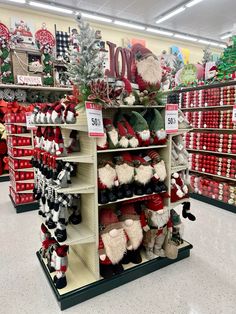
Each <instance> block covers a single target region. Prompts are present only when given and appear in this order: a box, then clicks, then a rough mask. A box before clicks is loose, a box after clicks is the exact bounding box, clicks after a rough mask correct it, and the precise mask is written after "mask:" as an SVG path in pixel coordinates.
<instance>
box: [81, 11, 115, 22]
mask: <svg viewBox="0 0 236 314" xmlns="http://www.w3.org/2000/svg"><path fill="white" fill-rule="evenodd" d="M81 14H82V16H83V17H85V18H87V19H91V20H96V21H101V22H106V23H111V22H112V19H109V18H107V17H103V16H100V15H93V14H89V13H83V12H82V13H81Z"/></svg>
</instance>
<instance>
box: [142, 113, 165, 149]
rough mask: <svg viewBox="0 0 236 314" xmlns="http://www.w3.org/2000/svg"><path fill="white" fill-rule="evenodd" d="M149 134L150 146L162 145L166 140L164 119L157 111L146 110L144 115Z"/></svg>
mask: <svg viewBox="0 0 236 314" xmlns="http://www.w3.org/2000/svg"><path fill="white" fill-rule="evenodd" d="M144 118H145V119H146V121H147V123H148V126H149V130H150V132H151V144H152V145H164V144H165V143H166V140H167V134H166V130H165V123H164V119H163V117H162V115H161V113H160V111H159V110H157V109H153V110H147V112H146V114H145V115H144Z"/></svg>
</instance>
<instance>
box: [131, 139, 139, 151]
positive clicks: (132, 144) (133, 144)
mask: <svg viewBox="0 0 236 314" xmlns="http://www.w3.org/2000/svg"><path fill="white" fill-rule="evenodd" d="M138 144H139V142H138V139H137V138H136V137H134V136H133V137H132V138H131V139H129V146H130V147H133V148H135V147H138Z"/></svg>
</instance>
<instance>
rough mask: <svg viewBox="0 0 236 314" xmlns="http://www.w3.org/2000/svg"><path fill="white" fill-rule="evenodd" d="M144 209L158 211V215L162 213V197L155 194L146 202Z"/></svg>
mask: <svg viewBox="0 0 236 314" xmlns="http://www.w3.org/2000/svg"><path fill="white" fill-rule="evenodd" d="M146 207H147V208H148V209H151V210H153V211H159V213H162V212H163V207H164V205H163V199H162V197H161V196H160V195H157V194H156V195H155V196H153V197H152V199H150V200H148V201H147V202H146Z"/></svg>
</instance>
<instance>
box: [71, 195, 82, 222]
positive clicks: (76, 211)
mask: <svg viewBox="0 0 236 314" xmlns="http://www.w3.org/2000/svg"><path fill="white" fill-rule="evenodd" d="M69 209H70V210H72V214H71V215H70V217H69V221H70V222H71V223H72V224H73V225H78V224H80V223H81V221H82V217H81V195H80V194H74V195H73V199H72V202H71V204H70V205H69Z"/></svg>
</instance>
